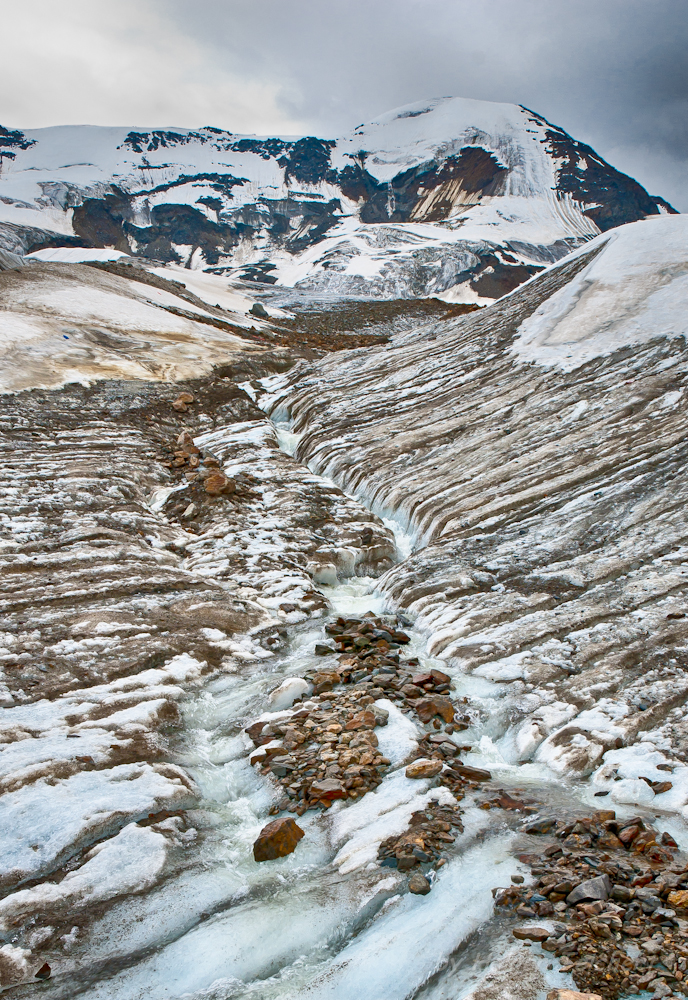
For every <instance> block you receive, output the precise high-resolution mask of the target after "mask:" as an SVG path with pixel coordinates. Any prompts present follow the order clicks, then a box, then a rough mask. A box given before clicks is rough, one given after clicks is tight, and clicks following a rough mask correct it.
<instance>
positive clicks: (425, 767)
mask: <svg viewBox="0 0 688 1000" xmlns="http://www.w3.org/2000/svg"><path fill="white" fill-rule="evenodd" d="M443 767H444V765H443V763H442V761H441V760H429V759H428V758H426V757H421V758H419V759H418V760H414V761H413V763H412V764H409V766H408V767H407V768H406V772H405V774H406V777H407V778H434V777H435V775H436V774H439V773H440V771H441V770H442V768H443Z"/></svg>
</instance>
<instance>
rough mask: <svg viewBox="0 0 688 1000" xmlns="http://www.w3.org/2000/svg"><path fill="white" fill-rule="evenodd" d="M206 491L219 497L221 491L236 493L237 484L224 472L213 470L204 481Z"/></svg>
mask: <svg viewBox="0 0 688 1000" xmlns="http://www.w3.org/2000/svg"><path fill="white" fill-rule="evenodd" d="M203 486H204V488H205V491H206V493H207V494H208V495H209V496H211V497H219V496H220V494H221V493H234V491H235V489H236V485H235V483H234V480H233V479H228V478H227V476H225V474H224V472H211V473H210V475H209V476H208V477H207V478H206V479H205V480H204V481H203Z"/></svg>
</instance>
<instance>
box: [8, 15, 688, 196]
mask: <svg viewBox="0 0 688 1000" xmlns="http://www.w3.org/2000/svg"><path fill="white" fill-rule="evenodd" d="M0 15H1V21H0V23H1V24H2V33H3V46H2V58H1V59H0V124H2V125H5V126H11V127H14V128H16V127H20V128H21V127H24V128H36V127H39V126H45V125H61V124H75V123H77V124H83V123H89V124H96V125H131V126H134V125H137V126H150V125H165V126H167V125H178V126H187V127H194V126H202V125H216V126H219V127H222V128H226V129H229V130H231V131H234V132H250V133H258V134H265V133H271V134H275V133H306V134H316V135H318V134H319V135H337V134H339V133H341V132H343V131H345V130H347V129H349V128H351V127H353V126H355V125H358V124H360V123H361V122H363V121H366V120H370V119H372V118H374V117H375V116H376V115H378V114H380V113H381V112H383V111H386V110H388V109H390V108H394V107H398V106H399V105H402V104H407V103H410V102H412V101H419V100H424V99H425V98H429V97H437V96H445V95H456V96H461V97H472V98H478V99H481V100H487V101H510V102H513V103H515V104H524V105H526V107H529V108H531V109H533V110H535V111H537V112H538V113H540V114H542V115H544V116H545V117H546V118H548V119H549V120H550V121H552V122H554V123H555V124H557V125H559V126H561V127H562V128H564V129H566V130H567V131H568V132H570V133H571V134H572V135H573V136H575V137H576V138H577V139H580V140H582V141H584V142H587V143H589V144H590V145H592V146H593V147H594V148H595V149H596V150H597V151H598V152H599V153H600V154H601V155H602V156H604V157H605V159H607V160H609V162H611V163H613V164H614V166H616V167H618V168H619V169H621V170H623V171H625V172H626V173H629V174H631V175H632V176H634V177H636V178H637V179H638V180H639V181H640V182H641V183H642V184H643V185H645V187H647V188H648V190H649V191H650V193H652V194H659V195H662V196H663V197H665V198H667V199H668V200H669V201H671V202H672V203H673V204H674V206H675V207H676V208H678V209H680V210H682V211H688V182H687V180H686V161H687V159H688V58H687V57H686V52H687V51H688V0H59V2H57V0H21V3H19V2H17V0H0Z"/></svg>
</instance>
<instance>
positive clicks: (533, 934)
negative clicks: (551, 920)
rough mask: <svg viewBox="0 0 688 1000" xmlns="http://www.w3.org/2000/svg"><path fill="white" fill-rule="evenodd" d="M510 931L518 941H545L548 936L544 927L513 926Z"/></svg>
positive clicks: (548, 932) (548, 933)
mask: <svg viewBox="0 0 688 1000" xmlns="http://www.w3.org/2000/svg"><path fill="white" fill-rule="evenodd" d="M511 933H512V934H513V935H514V937H515V938H517V939H518V940H519V941H546V940H547V938H548V937H549V936H550V931H548V930H545V928H544V927H514V929H513V931H512V932H511Z"/></svg>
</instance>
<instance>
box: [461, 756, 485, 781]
mask: <svg viewBox="0 0 688 1000" xmlns="http://www.w3.org/2000/svg"><path fill="white" fill-rule="evenodd" d="M451 769H452V771H454V772H456V774H458V775H459V777H461V778H467V779H468V781H491V780H492V772H491V771H485V770H484V769H483V768H482V767H471V766H470V764H462V763H461V762H460V761H459V762H457V763H455V764H452V766H451Z"/></svg>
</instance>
